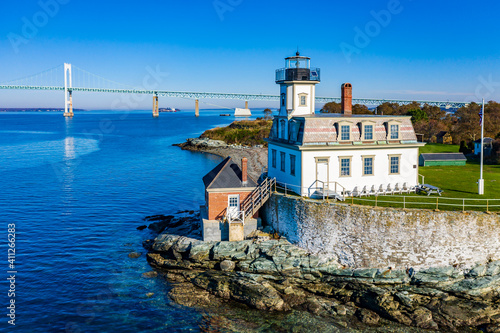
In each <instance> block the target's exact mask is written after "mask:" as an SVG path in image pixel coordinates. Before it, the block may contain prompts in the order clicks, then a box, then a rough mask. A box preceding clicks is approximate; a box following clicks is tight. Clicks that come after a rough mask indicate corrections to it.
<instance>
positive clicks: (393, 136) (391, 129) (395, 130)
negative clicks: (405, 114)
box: [386, 120, 401, 140]
mask: <svg viewBox="0 0 500 333" xmlns="http://www.w3.org/2000/svg"><path fill="white" fill-rule="evenodd" d="M386 128H387V140H400V139H401V134H400V133H399V130H400V128H401V121H400V120H390V121H388V122H387V127H386Z"/></svg>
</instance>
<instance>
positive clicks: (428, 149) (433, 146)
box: [418, 143, 460, 154]
mask: <svg viewBox="0 0 500 333" xmlns="http://www.w3.org/2000/svg"><path fill="white" fill-rule="evenodd" d="M458 149H460V146H459V145H444V144H442V143H427V144H426V145H425V146H423V147H420V148H419V149H418V150H419V152H420V154H430V153H458Z"/></svg>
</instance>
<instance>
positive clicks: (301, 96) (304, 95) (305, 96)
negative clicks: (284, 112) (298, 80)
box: [299, 93, 308, 106]
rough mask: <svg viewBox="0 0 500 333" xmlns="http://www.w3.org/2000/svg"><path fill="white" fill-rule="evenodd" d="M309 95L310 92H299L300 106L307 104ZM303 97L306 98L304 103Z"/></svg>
mask: <svg viewBox="0 0 500 333" xmlns="http://www.w3.org/2000/svg"><path fill="white" fill-rule="evenodd" d="M307 96H308V94H306V93H300V94H299V106H307ZM302 98H303V99H304V103H302Z"/></svg>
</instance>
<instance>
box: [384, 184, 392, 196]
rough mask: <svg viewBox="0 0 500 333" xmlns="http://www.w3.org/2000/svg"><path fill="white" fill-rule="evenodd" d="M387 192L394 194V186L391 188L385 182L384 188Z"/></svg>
mask: <svg viewBox="0 0 500 333" xmlns="http://www.w3.org/2000/svg"><path fill="white" fill-rule="evenodd" d="M385 193H387V194H394V188H392V186H391V184H387V189H386V190H385Z"/></svg>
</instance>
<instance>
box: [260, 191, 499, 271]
mask: <svg viewBox="0 0 500 333" xmlns="http://www.w3.org/2000/svg"><path fill="white" fill-rule="evenodd" d="M263 211H264V216H263V218H264V219H265V221H267V223H268V224H270V225H271V226H272V227H273V228H274V229H275V230H276V231H278V232H279V234H280V235H282V236H285V237H286V238H287V239H288V240H289V241H290V242H291V243H293V244H295V245H298V246H299V247H301V248H304V249H306V250H308V251H309V252H311V253H313V254H318V255H321V256H322V257H323V258H331V259H336V260H338V261H339V262H340V263H341V264H343V265H346V266H349V267H353V268H385V269H386V268H388V267H392V268H397V269H404V268H406V267H413V268H415V269H423V268H429V267H440V266H448V265H455V266H456V267H464V268H466V267H471V266H473V265H475V264H476V263H478V262H485V261H487V260H500V218H499V215H497V214H486V213H482V212H465V213H462V212H447V211H446V212H445V211H443V212H434V211H431V210H418V209H394V208H376V207H366V206H357V205H346V204H331V203H330V204H328V203H318V202H313V201H310V200H304V199H302V198H297V197H284V196H283V195H280V194H275V195H273V196H272V197H271V198H270V199H269V201H268V202H267V204H266V205H265V207H264V209H263Z"/></svg>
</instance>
